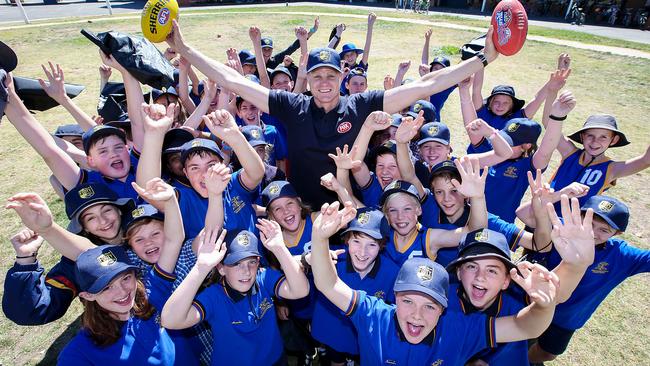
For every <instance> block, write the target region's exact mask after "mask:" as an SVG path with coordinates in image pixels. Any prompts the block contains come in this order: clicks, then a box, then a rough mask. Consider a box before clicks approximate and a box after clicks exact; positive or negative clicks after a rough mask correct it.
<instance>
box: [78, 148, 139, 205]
mask: <svg viewBox="0 0 650 366" xmlns="http://www.w3.org/2000/svg"><path fill="white" fill-rule="evenodd" d="M129 156H130V159H131V168H130V170H129V174H128V175H127V176H126V179H125V180H124V181H121V180H119V179H113V178H110V177H107V176H104V175H102V173H100V172H98V171H96V170H88V169H81V171H80V174H79V181H78V182H77V185H80V184H84V183H103V184H105V185H106V186H107V187H108V188H109V189H110V190H111V191H113V192H115V194H117V196H118V197H120V198H133V199H134V200H135V201H136V202H141V200H140V197H139V196H138V193H137V192H136V191H135V189H133V186H131V183H133V182H135V172H136V170H137V168H138V160H139V159H140V153H138V152H137V151H135V150H133V149H132V150H131V151H129Z"/></svg>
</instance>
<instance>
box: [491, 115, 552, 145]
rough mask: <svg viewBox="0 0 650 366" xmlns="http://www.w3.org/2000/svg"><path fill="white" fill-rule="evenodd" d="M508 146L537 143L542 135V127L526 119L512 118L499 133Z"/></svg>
mask: <svg viewBox="0 0 650 366" xmlns="http://www.w3.org/2000/svg"><path fill="white" fill-rule="evenodd" d="M499 134H500V135H501V136H502V137H503V138H504V139H505V140H506V141H507V142H508V144H509V145H510V146H519V145H522V144H534V143H537V139H538V138H539V135H541V134H542V126H540V125H539V123H537V122H535V121H533V120H532V119H528V118H513V119H511V120H510V121H509V122H508V124H507V125H506V126H505V127H504V128H503V129H502V130H501V131H499Z"/></svg>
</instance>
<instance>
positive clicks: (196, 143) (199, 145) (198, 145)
mask: <svg viewBox="0 0 650 366" xmlns="http://www.w3.org/2000/svg"><path fill="white" fill-rule="evenodd" d="M192 147H201V140H199V139H195V140H194V141H192V143H191V144H190V148H192Z"/></svg>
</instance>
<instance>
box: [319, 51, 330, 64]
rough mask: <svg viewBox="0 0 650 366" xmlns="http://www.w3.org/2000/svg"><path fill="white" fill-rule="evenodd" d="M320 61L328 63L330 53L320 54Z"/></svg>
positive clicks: (322, 52) (321, 52)
mask: <svg viewBox="0 0 650 366" xmlns="http://www.w3.org/2000/svg"><path fill="white" fill-rule="evenodd" d="M318 59H319V60H321V61H324V62H327V61H329V60H330V53H329V52H327V51H325V50H323V51H320V52H319V53H318Z"/></svg>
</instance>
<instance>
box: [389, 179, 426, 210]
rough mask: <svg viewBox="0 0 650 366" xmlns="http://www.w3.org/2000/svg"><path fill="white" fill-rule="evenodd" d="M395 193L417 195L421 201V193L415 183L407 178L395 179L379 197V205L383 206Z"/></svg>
mask: <svg viewBox="0 0 650 366" xmlns="http://www.w3.org/2000/svg"><path fill="white" fill-rule="evenodd" d="M394 193H406V194H410V195H411V196H413V197H415V199H416V200H417V201H418V202H420V195H419V194H418V189H417V188H415V186H414V185H412V184H411V183H409V182H407V181H405V180H394V181H392V182H391V183H390V184H389V185H387V186H386V188H384V192H383V193H382V194H381V197H380V198H379V205H380V206H383V205H384V203H385V202H386V200H387V199H388V197H389V196H390V195H392V194H394Z"/></svg>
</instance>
